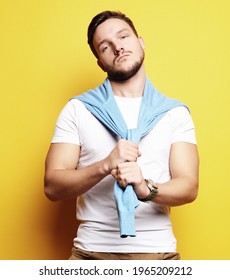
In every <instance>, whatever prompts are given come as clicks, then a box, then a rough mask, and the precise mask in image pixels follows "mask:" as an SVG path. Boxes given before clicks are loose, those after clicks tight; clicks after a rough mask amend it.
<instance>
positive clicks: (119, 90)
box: [110, 69, 146, 98]
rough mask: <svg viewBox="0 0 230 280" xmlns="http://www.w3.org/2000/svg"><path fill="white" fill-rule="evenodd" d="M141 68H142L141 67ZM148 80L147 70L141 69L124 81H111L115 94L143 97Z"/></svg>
mask: <svg viewBox="0 0 230 280" xmlns="http://www.w3.org/2000/svg"><path fill="white" fill-rule="evenodd" d="M140 70H141V69H140ZM145 81H146V74H145V71H139V72H138V73H137V74H136V75H134V76H133V77H132V78H130V79H128V80H127V81H124V82H114V81H110V83H111V86H112V89H113V92H114V95H116V96H120V97H131V98H135V97H141V96H143V94H144V87H145Z"/></svg>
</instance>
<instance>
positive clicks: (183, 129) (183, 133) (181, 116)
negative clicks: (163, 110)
mask: <svg viewBox="0 0 230 280" xmlns="http://www.w3.org/2000/svg"><path fill="white" fill-rule="evenodd" d="M170 117H171V120H172V123H173V128H174V129H173V135H172V143H175V142H188V143H192V144H196V142H197V141H196V134H195V127H194V123H193V120H192V117H191V115H190V112H189V111H188V109H187V108H185V107H183V106H181V107H178V108H175V109H173V110H171V112H170Z"/></svg>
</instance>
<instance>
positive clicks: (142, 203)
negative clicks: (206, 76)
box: [45, 11, 199, 259]
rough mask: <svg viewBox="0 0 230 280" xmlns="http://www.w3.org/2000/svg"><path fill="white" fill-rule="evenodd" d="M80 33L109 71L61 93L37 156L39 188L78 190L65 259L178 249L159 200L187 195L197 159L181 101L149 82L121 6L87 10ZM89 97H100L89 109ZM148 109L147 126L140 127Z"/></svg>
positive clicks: (169, 254)
mask: <svg viewBox="0 0 230 280" xmlns="http://www.w3.org/2000/svg"><path fill="white" fill-rule="evenodd" d="M88 43H89V45H90V48H91V50H92V52H93V53H94V55H95V56H96V58H97V62H98V65H99V66H100V68H101V69H102V70H103V71H105V72H106V73H107V76H108V78H107V79H106V81H105V82H104V83H103V84H102V85H101V86H100V87H98V88H97V89H95V90H94V91H89V93H87V94H86V95H82V96H80V97H79V98H78V97H77V98H73V99H71V100H70V101H69V102H68V103H67V105H66V106H65V108H64V109H63V110H62V112H61V114H60V116H59V118H58V120H57V124H56V129H55V133H54V137H53V140H52V144H51V146H50V149H49V152H48V155H47V159H46V171H45V194H46V195H47V197H48V198H49V199H51V200H53V201H57V200H60V199H65V198H77V218H78V220H79V222H80V226H79V228H78V232H77V236H76V238H75V239H74V247H73V249H72V255H71V257H70V259H179V258H180V256H179V253H178V252H177V250H176V239H175V237H174V234H173V231H172V226H171V222H170V218H169V211H168V209H169V207H170V206H177V205H183V204H186V203H190V202H192V201H193V200H194V199H195V198H196V196H197V192H198V165H199V159H198V152H197V147H196V139H195V133H194V125H193V122H192V119H191V116H190V114H189V111H188V109H187V108H186V106H184V105H183V104H180V103H176V101H172V100H169V99H167V98H166V97H162V96H161V95H160V94H158V92H157V91H156V90H155V89H154V88H153V86H152V85H151V83H150V81H149V80H148V79H147V77H146V73H145V68H144V64H143V61H144V41H143V39H142V38H141V37H139V36H138V34H137V31H136V29H135V27H134V25H133V23H132V21H131V20H130V19H129V18H128V17H126V16H125V15H124V14H122V13H120V12H113V11H105V12H102V13H100V14H98V15H97V16H95V17H94V18H93V20H92V21H91V23H90V25H89V28H88ZM109 94H110V96H109ZM155 95H156V97H155ZM104 96H105V100H104V99H103V98H104ZM108 96H109V98H110V99H109V100H110V101H111V100H112V101H111V102H110V103H109V102H107V99H106V98H108ZM152 96H154V98H152ZM158 97H159V100H160V101H159V103H157V105H156V102H157V100H158V99H157V98H158ZM90 98H94V99H93V101H92V102H91V103H90V102H88V101H89V100H90ZM95 98H96V99H97V98H98V99H100V100H99V101H98V100H97V102H99V105H98V107H96V110H95V111H94V110H93V109H92V108H94V107H93V105H94V102H95V100H96V99H95ZM144 98H145V100H147V101H148V102H146V101H145V102H143V100H144ZM146 98H147V99H146ZM149 100H150V101H149ZM161 100H163V101H161ZM89 103H90V104H89ZM111 104H112V106H111V107H109V106H110V105H111ZM148 104H150V105H151V106H150V105H148ZM163 104H165V105H163ZM103 105H104V107H103ZM144 106H146V107H144ZM148 106H150V108H148ZM101 107H103V108H104V109H103V110H104V111H106V112H107V113H108V114H109V117H108V116H106V117H104V116H105V112H104V111H103V112H102V115H103V116H102V118H100V116H98V115H97V112H98V110H99V109H100V108H101ZM163 107H164V108H163ZM108 108H111V109H108ZM143 108H148V109H143ZM91 109H92V110H91ZM113 110H115V112H116V113H114V114H113V116H112V117H111V116H110V113H111V114H112V112H110V111H113ZM116 110H117V111H116ZM154 111H159V112H158V113H157V114H155V113H153V112H154ZM100 113H101V112H100ZM145 114H146V115H145ZM154 114H155V115H154ZM143 115H145V118H144V119H145V120H144V121H143V122H141V121H140V119H141V116H143ZM150 115H151V116H150ZM152 115H153V116H152ZM149 116H150V117H149ZM113 117H114V123H115V126H119V125H121V124H122V125H123V123H124V125H123V126H122V129H123V130H124V131H125V133H126V132H127V135H131V134H132V133H133V135H131V136H130V137H129V136H127V137H126V136H124V137H123V136H121V135H122V133H121V134H119V132H116V130H114V129H113V128H112V127H111V124H107V122H108V120H109V121H110V119H111V118H113ZM116 118H118V119H116ZM147 118H150V119H148V125H149V123H151V125H150V128H148V130H146V131H145V132H143V133H142V132H141V133H142V134H140V133H139V131H140V130H143V127H144V126H145V125H147V124H146V123H147V121H146V119H147ZM104 119H105V120H104ZM118 130H119V129H118ZM123 130H122V132H123ZM126 130H127V131H126ZM130 133H131V134H130ZM137 133H139V134H140V135H139V134H138V137H137V138H138V140H137V139H135V140H134V138H135V137H134V136H136V134H137ZM125 135H126V134H125ZM133 137H134V138H133ZM115 182H117V184H116V183H115ZM114 183H115V186H116V187H117V188H116V189H115V186H114ZM130 186H131V188H130ZM128 189H129V190H130V192H128V196H127V190H128ZM125 193H126V198H124V197H123V195H124V194H125ZM133 195H134V196H133ZM133 197H134V198H133ZM135 198H136V200H137V201H136V200H135ZM132 201H134V203H133V205H131V204H132ZM129 204H130V205H131V206H130V205H129ZM127 205H128V206H127ZM133 208H134V209H135V210H134V212H133V210H132V209H133ZM127 209H128V210H127ZM130 209H131V210H130ZM123 210H125V211H123ZM126 210H127V211H126ZM119 211H120V212H119ZM129 211H130V212H129ZM124 213H125V216H123V217H122V215H123V214H124ZM133 213H134V223H135V224H134V227H135V229H134V232H133V229H131V230H130V228H127V225H129V223H130V224H131V227H132V226H133V225H132V218H133V217H132V214H133ZM126 214H128V215H126ZM122 219H123V222H122ZM130 221H131V222H130ZM122 227H123V228H122ZM123 230H124V231H125V234H122V233H121V232H122V231H123ZM126 230H127V232H128V233H127V234H126ZM129 230H130V231H131V233H130V232H129ZM124 236H126V238H121V237H124Z"/></svg>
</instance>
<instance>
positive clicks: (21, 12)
mask: <svg viewBox="0 0 230 280" xmlns="http://www.w3.org/2000/svg"><path fill="white" fill-rule="evenodd" d="M105 9H114V10H121V11H123V12H125V13H126V14H127V15H128V16H129V17H131V19H133V21H134V23H135V25H136V27H137V30H138V31H139V33H140V35H142V37H143V38H144V40H145V43H146V62H145V65H146V70H147V73H148V76H149V77H150V79H151V80H152V82H153V83H154V84H155V86H156V87H157V88H158V89H159V90H160V91H162V92H164V93H165V94H167V95H168V96H171V97H175V98H177V99H180V100H181V101H183V102H185V103H186V104H187V105H188V106H189V107H190V109H191V113H192V116H193V119H194V122H195V125H196V132H197V140H198V144H199V151H200V158H201V167H200V191H199V197H198V198H197V200H196V201H195V202H194V203H192V204H189V205H185V206H180V207H177V208H173V210H172V220H173V223H174V231H175V234H176V237H177V239H178V250H179V251H180V253H181V257H182V259H230V251H229V248H230V238H229V237H230V218H229V216H230V215H229V214H230V206H229V205H230V203H229V201H230V184H229V181H230V179H229V175H230V168H229V161H230V148H229V142H230V125H229V120H230V110H229V104H230V85H229V64H230V54H229V52H230V51H229V50H230V38H229V35H230V32H229V26H230V2H229V1H228V0H225V1H224V0H215V1H214V0H192V1H184V0H174V1H171V0H168V1H167V0H162V1H160V0H152V1H147V0H142V1H131V2H130V1H124V0H122V1H120V0H118V1H108V0H105V1H94V0H92V1H90V0H84V1H77V0H63V1H62V0H34V1H31V0H20V1H19V0H18V1H16V0H15V1H13V0H1V1H0V28H1V34H0V40H1V41H0V67H1V69H0V71H1V75H0V79H1V81H0V93H1V100H0V102H1V107H0V121H1V125H0V141H1V142H0V157H1V160H0V172H1V176H0V259H66V258H68V256H69V254H70V249H71V246H72V238H73V237H74V234H75V228H76V225H77V223H76V221H75V213H74V209H75V205H74V201H63V202H57V203H52V202H50V201H48V199H47V198H46V197H45V196H44V194H43V176H44V160H45V156H46V153H47V150H48V147H49V144H50V141H51V137H52V135H53V129H54V125H55V122H56V119H57V116H58V114H59V112H60V110H61V109H62V108H63V106H64V105H65V104H66V102H67V101H68V100H69V98H70V97H72V96H73V95H76V94H80V93H81V92H83V91H86V90H87V89H89V88H93V87H95V86H97V85H98V84H99V83H101V82H102V81H103V80H104V78H105V74H104V73H103V72H102V71H101V70H100V69H99V68H98V66H97V64H96V60H95V58H94V57H93V55H92V54H91V52H90V50H89V48H88V45H87V43H86V30H87V27H88V24H89V22H90V20H91V18H92V17H93V16H94V15H95V14H96V13H98V12H101V11H102V10H105Z"/></svg>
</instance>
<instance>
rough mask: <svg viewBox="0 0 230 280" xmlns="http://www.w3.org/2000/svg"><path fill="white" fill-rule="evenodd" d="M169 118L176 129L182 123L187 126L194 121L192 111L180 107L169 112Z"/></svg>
mask: <svg viewBox="0 0 230 280" xmlns="http://www.w3.org/2000/svg"><path fill="white" fill-rule="evenodd" d="M167 117H168V118H169V119H170V122H171V124H172V125H173V126H175V127H176V126H178V125H180V124H182V123H184V124H185V123H187V122H191V121H192V116H191V114H190V111H189V109H188V108H187V107H185V106H178V107H176V108H173V109H171V110H170V111H168V113H167Z"/></svg>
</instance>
